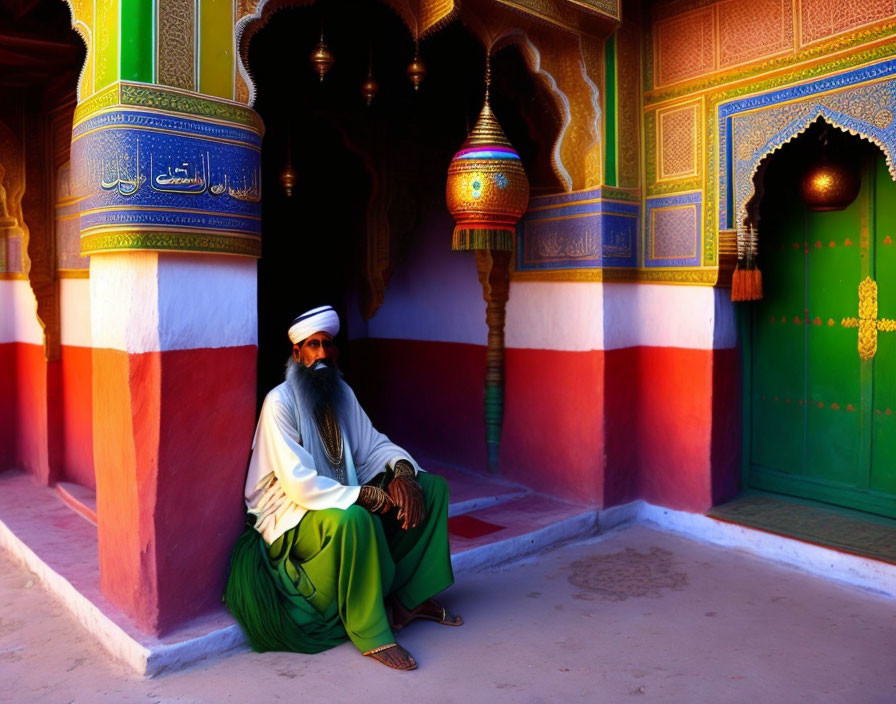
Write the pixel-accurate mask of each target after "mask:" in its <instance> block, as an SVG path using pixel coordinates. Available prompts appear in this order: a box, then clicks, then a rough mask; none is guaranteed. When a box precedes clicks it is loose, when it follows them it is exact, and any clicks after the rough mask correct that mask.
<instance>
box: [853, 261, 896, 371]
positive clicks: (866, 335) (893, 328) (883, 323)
mask: <svg viewBox="0 0 896 704" xmlns="http://www.w3.org/2000/svg"><path fill="white" fill-rule="evenodd" d="M840 325H842V326H843V327H845V328H858V329H859V342H858V346H857V347H858V350H859V358H860V359H863V360H869V359H874V356H875V355H876V354H877V333H878V332H896V320H889V319H887V318H878V317H877V282H876V281H875V280H874V279H872V278H871V277H870V276H866V277H865V280H864V281H862V282H861V283H860V284H859V317H858V318H844V319H843V320H841V321H840Z"/></svg>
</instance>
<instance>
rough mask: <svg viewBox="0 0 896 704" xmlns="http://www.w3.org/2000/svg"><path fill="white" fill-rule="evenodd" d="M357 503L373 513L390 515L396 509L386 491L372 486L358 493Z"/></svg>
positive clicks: (364, 487) (362, 488) (367, 486)
mask: <svg viewBox="0 0 896 704" xmlns="http://www.w3.org/2000/svg"><path fill="white" fill-rule="evenodd" d="M355 503H356V504H358V506H362V507H364V508H366V509H367V510H368V511H370V512H371V513H380V514H383V513H388V512H389V511H391V510H392V509H393V508H395V504H394V503H393V502H392V499H391V498H390V497H389V495H388V494H387V493H386V492H385V491H383V490H382V489H380V488H379V487H375V486H370V485H364V486H362V487H361V491H360V492H359V493H358V500H357V501H356V502H355Z"/></svg>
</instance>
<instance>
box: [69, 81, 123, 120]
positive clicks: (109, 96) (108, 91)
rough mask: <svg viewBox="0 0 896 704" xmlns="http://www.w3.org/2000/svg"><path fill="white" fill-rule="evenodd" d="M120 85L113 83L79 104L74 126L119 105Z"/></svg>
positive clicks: (76, 108)
mask: <svg viewBox="0 0 896 704" xmlns="http://www.w3.org/2000/svg"><path fill="white" fill-rule="evenodd" d="M119 85H120V84H119V83H113V84H112V85H110V86H109V87H108V88H103V89H102V90H101V91H100V92H99V93H94V94H93V95H92V96H90V97H89V98H88V99H87V100H85V101H84V102H82V103H78V105H77V106H76V107H75V116H74V120H73V122H72V126H73V127H74V126H75V125H77V124H79V123H81V122H84V120H86V119H87V118H88V117H90V116H91V115H93V114H94V113H96V112H100V111H101V110H104V109H106V108H111V107H113V106H115V105H117V104H118V103H119V99H118V88H119Z"/></svg>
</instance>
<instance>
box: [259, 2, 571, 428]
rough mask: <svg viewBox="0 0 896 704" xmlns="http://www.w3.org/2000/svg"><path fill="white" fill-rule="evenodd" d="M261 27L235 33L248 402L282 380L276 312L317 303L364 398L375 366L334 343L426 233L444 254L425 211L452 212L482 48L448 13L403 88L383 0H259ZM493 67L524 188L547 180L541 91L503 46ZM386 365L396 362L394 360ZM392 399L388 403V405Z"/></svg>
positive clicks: (404, 42) (497, 103) (403, 45)
mask: <svg viewBox="0 0 896 704" xmlns="http://www.w3.org/2000/svg"><path fill="white" fill-rule="evenodd" d="M260 23H261V26H260V27H259V28H257V29H256V31H255V32H254V33H253V34H250V35H249V36H248V38H247V39H245V40H244V42H248V49H247V56H248V65H249V67H250V71H251V74H252V76H253V77H254V79H255V85H256V90H257V93H256V94H257V100H256V103H255V109H256V110H257V111H258V112H259V113H260V115H261V116H262V118H263V120H264V123H265V128H266V132H265V138H264V144H263V150H262V173H263V188H264V199H263V206H262V207H263V214H262V258H261V260H260V262H259V277H258V325H259V355H258V403H259V405H260V403H261V402H262V400H263V398H264V396H265V394H266V393H267V392H268V391H269V390H270V389H271V388H272V387H273V386H275V385H276V384H278V383H279V382H280V381H282V378H283V365H284V362H285V361H286V360H287V359H288V357H289V354H290V347H291V345H290V343H289V341H288V339H287V336H286V330H287V329H288V327H289V324H290V321H291V320H292V318H293V317H294V316H295V315H297V314H298V313H300V312H302V311H303V310H306V309H308V308H311V307H314V306H318V305H324V304H330V305H332V306H333V307H334V308H335V309H336V310H337V311H338V312H339V315H340V319H341V321H342V329H341V331H340V334H339V336H338V337H337V344H338V345H339V347H340V349H341V351H342V355H341V357H340V366H341V368H342V370H343V372H344V373H345V375H346V378H347V380H348V381H349V383H350V384H352V385H353V386H354V387H355V388H356V390H357V391H358V393H359V396H361V398H362V403H364V401H365V398H364V397H365V387H366V386H367V384H366V383H365V376H367V375H369V374H371V373H372V372H373V370H371V369H370V365H369V364H367V363H366V362H362V360H359V359H358V358H357V357H359V356H360V355H359V354H357V353H355V358H353V356H352V354H353V353H352V350H353V348H354V345H349V344H347V343H348V341H349V340H357V339H360V338H364V337H365V336H366V330H367V321H368V320H369V319H371V318H372V317H373V316H375V315H376V312H377V310H378V309H379V307H380V306H381V305H382V304H383V301H384V300H388V299H389V296H390V293H389V291H388V284H389V281H390V279H391V278H392V277H393V275H395V274H396V272H400V273H402V275H406V274H408V273H409V271H410V270H411V269H412V267H413V266H414V264H413V262H414V261H416V260H419V257H418V256H417V254H416V253H419V251H420V250H421V248H422V247H424V245H425V243H426V242H429V241H431V240H432V239H433V238H439V239H440V241H442V242H444V251H445V253H446V256H452V254H451V253H450V251H449V248H450V237H451V231H450V229H448V230H447V231H446V230H444V229H439V230H438V231H436V230H434V229H433V228H432V227H431V223H432V222H433V215H434V214H435V215H436V216H438V217H442V221H443V222H444V220H445V219H446V218H447V219H449V220H450V216H449V215H448V212H447V208H446V205H445V195H444V194H445V178H446V174H447V169H448V165H449V163H450V160H451V158H452V157H453V155H454V153H455V152H456V151H457V149H458V148H459V146H460V145H461V143H462V142H463V140H464V139H465V137H466V135H467V133H468V131H469V130H470V128H471V127H472V125H473V124H474V123H475V120H476V117H477V116H478V113H479V111H480V109H481V107H482V104H483V96H484V81H483V77H484V73H485V71H484V66H485V49H484V48H483V46H482V44H481V43H480V41H479V40H478V39H477V38H476V37H475V36H474V35H473V33H472V32H471V31H470V30H468V29H467V28H466V27H465V26H464V25H463V24H462V23H460V22H458V21H455V22H453V23H452V24H450V25H448V26H446V27H444V28H441V29H439V30H438V31H437V32H435V33H434V34H432V35H431V36H428V37H426V38H425V39H424V40H421V42H420V55H421V58H422V60H423V62H424V64H425V66H426V76H425V79H424V80H423V83H422V85H421V87H420V89H419V90H414V88H413V86H412V84H411V82H410V81H409V79H408V75H407V66H408V64H409V63H410V61H411V59H412V57H413V56H414V40H413V36H412V34H411V32H410V30H409V29H408V27H407V26H406V25H405V24H404V23H403V21H402V20H401V19H400V18H399V17H398V15H397V14H395V13H394V12H393V11H392V10H391V9H390V8H389V7H387V6H386V5H384V4H381V3H378V2H362V1H361V0H350V1H347V2H339V3H329V2H319V3H317V4H315V5H309V6H302V7H291V6H290V7H287V6H285V4H284V3H273V2H272V3H270V7H267V8H266V11H265V16H264V17H263V18H262V19H261V20H260ZM322 30H323V37H324V40H325V42H326V44H327V46H328V47H329V49H330V50H331V52H332V54H333V56H334V59H335V61H334V63H333V65H332V67H331V68H330V70H329V71H328V72H327V73H326V76H325V78H324V80H323V81H321V80H320V77H319V75H318V74H317V73H316V71H315V70H314V68H313V67H312V65H311V62H310V59H309V57H310V54H311V52H312V50H313V48H314V47H315V45H316V44H317V43H318V42H319V41H320V38H321V31H322ZM371 72H372V74H373V75H374V76H375V78H376V80H377V82H378V84H379V90H378V92H377V93H376V95H375V97H374V98H373V100H372V102H371V104H370V105H369V106H368V105H367V104H366V101H365V98H364V96H363V95H362V91H361V88H362V85H363V83H364V82H365V80H366V78H367V76H368V74H369V73H371ZM492 74H493V77H494V80H493V83H492V90H491V94H492V95H491V105H492V108H493V111H494V112H495V114H496V115H497V117H498V119H499V121H500V123H501V125H502V127H503V129H504V131H505V133H506V134H507V136H508V138H509V139H510V141H511V142H512V143H513V145H514V147H515V148H516V149H517V151H518V152H519V153H520V155H521V157H522V159H523V163H524V166H525V168H526V170H527V173H528V174H529V177H530V182H531V183H532V186H533V190H534V191H536V192H537V191H538V190H550V189H557V190H559V184H558V180H557V176H556V175H555V174H554V172H553V167H552V165H551V149H552V146H553V139H554V138H555V137H556V135H557V134H558V125H559V124H560V123H561V120H560V119H559V116H558V115H557V108H556V105H555V100H553V99H551V98H550V97H549V96H547V95H546V93H547V88H546V87H545V86H544V85H543V84H542V82H540V81H539V80H536V79H535V77H533V75H532V74H531V72H530V70H529V68H528V66H527V65H526V62H525V60H524V58H523V55H522V53H521V52H520V50H519V49H518V48H517V47H516V46H514V45H507V46H506V47H505V48H502V49H501V50H500V51H498V52H497V53H496V54H495V55H494V56H493V59H492ZM287 164H290V165H291V166H292V168H293V169H294V170H295V172H296V179H297V180H296V184H295V186H294V189H293V193H292V195H291V196H287V195H286V192H285V189H284V186H283V184H282V181H281V174H282V173H283V171H284V169H285V168H286V166H287ZM430 249H432V248H430ZM453 256H458V255H453ZM415 257H416V259H415ZM469 266H470V268H471V272H472V271H474V265H473V262H472V261H470V262H469ZM411 274H412V275H413V272H411ZM421 275H428V274H421ZM444 293H445V296H450V295H451V291H447V290H446V291H445V292H444ZM395 295H408V293H407V292H406V291H403V292H401V293H400V294H395ZM470 315H472V316H478V315H482V312H481V311H479V310H476V311H471V312H470ZM382 361H383V360H380V362H378V364H379V363H382ZM385 363H386V364H392V365H395V366H396V367H399V366H400V365H401V364H402V360H400V359H386V360H385ZM380 371H382V370H380ZM436 371H437V370H433V372H434V373H435V372H436ZM417 392H418V393H420V392H422V390H420V389H417ZM371 395H374V394H371ZM399 395H400V394H398V393H393V398H392V400H390V401H389V403H390V404H400V403H401V401H400V399H399V398H398V396H399ZM434 403H438V400H435V401H434ZM479 404H481V400H480V401H479ZM365 405H367V404H365ZM374 405H376V404H374ZM374 410H375V409H374ZM470 413H473V414H477V415H478V414H480V413H481V410H480V407H479V406H478V405H477V406H471V408H470ZM371 415H372V416H374V415H375V412H371ZM436 415H437V414H435V413H434V417H435V416H436ZM374 424H375V425H377V424H378V422H377V418H376V417H374ZM386 425H388V424H386ZM384 429H385V430H386V432H388V427H386V428H384ZM396 440H398V438H396ZM401 441H402V442H408V441H407V440H406V439H405V438H401ZM409 444H411V445H413V444H414V443H413V441H410V443H409Z"/></svg>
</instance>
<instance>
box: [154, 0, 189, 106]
mask: <svg viewBox="0 0 896 704" xmlns="http://www.w3.org/2000/svg"><path fill="white" fill-rule="evenodd" d="M195 9H196V5H195V3H194V1H193V0H158V5H157V10H156V12H157V18H156V21H157V22H158V51H157V56H158V64H159V78H158V82H159V83H160V84H162V85H166V86H172V87H174V88H184V89H185V90H194V89H195V88H196V60H195V42H196V14H195Z"/></svg>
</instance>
